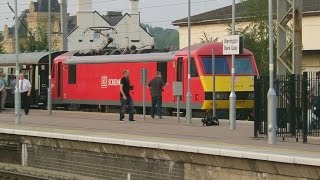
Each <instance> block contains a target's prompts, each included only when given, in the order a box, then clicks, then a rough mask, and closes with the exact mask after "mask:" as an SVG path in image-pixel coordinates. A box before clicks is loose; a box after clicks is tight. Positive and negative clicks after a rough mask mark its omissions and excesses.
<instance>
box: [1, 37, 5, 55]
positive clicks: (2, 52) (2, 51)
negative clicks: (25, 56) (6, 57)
mask: <svg viewBox="0 0 320 180" xmlns="http://www.w3.org/2000/svg"><path fill="white" fill-rule="evenodd" d="M3 39H4V37H3V34H2V32H0V42H2V41H3ZM4 53H5V52H4V49H3V46H2V44H0V54H4Z"/></svg>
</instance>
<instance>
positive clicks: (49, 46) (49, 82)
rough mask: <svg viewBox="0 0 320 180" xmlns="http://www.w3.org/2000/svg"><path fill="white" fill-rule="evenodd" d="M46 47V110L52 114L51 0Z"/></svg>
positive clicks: (49, 0)
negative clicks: (47, 68) (47, 49)
mask: <svg viewBox="0 0 320 180" xmlns="http://www.w3.org/2000/svg"><path fill="white" fill-rule="evenodd" d="M48 3H49V4H48V34H49V37H48V48H49V60H48V64H49V81H48V112H49V115H52V97H51V94H52V92H51V0H48Z"/></svg>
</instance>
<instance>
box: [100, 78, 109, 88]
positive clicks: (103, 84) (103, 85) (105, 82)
mask: <svg viewBox="0 0 320 180" xmlns="http://www.w3.org/2000/svg"><path fill="white" fill-rule="evenodd" d="M107 87H108V76H101V88H107Z"/></svg>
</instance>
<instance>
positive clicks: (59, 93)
mask: <svg viewBox="0 0 320 180" xmlns="http://www.w3.org/2000/svg"><path fill="white" fill-rule="evenodd" d="M61 84H62V63H61V62H59V63H58V73H57V96H58V98H61V94H62V87H61Z"/></svg>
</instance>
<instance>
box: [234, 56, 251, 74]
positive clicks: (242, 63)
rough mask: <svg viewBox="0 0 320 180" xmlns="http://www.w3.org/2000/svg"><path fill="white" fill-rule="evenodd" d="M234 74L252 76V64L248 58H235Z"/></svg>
mask: <svg viewBox="0 0 320 180" xmlns="http://www.w3.org/2000/svg"><path fill="white" fill-rule="evenodd" d="M235 73H236V74H240V75H241V74H242V75H253V74H254V71H253V67H252V62H251V60H250V58H249V57H236V59H235Z"/></svg>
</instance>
